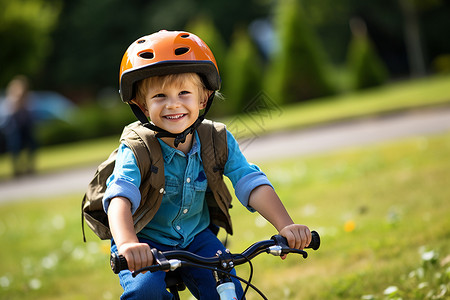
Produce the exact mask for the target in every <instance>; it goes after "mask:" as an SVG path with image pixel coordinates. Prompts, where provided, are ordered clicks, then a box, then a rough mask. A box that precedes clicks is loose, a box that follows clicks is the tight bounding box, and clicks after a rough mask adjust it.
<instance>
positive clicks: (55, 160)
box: [0, 75, 450, 180]
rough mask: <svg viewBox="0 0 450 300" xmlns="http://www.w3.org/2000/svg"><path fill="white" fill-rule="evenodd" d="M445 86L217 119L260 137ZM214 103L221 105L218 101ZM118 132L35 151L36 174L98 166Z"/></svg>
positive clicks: (426, 82) (395, 88) (427, 84)
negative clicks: (111, 135)
mask: <svg viewBox="0 0 450 300" xmlns="http://www.w3.org/2000/svg"><path fill="white" fill-rule="evenodd" d="M449 86H450V75H446V76H434V77H429V78H424V79H420V80H410V81H406V82H399V83H392V84H389V85H385V86H383V87H379V88H375V89H369V90H365V91H362V92H358V93H353V94H346V95H340V96H335V97H329V98H323V99H317V100H315V101H310V102H307V103H299V104H294V105H290V106H284V107H278V106H276V105H275V104H274V103H273V101H272V100H271V99H270V97H269V96H268V95H266V94H264V93H262V94H261V95H259V96H258V97H256V98H255V99H254V100H253V101H252V103H251V106H252V107H253V108H256V109H254V110H251V111H247V112H244V113H243V114H242V115H239V116H233V117H230V118H228V119H225V120H221V121H223V122H224V123H225V124H227V126H228V128H229V129H230V130H231V131H232V132H233V134H235V136H236V137H237V138H245V137H246V136H249V135H252V136H254V135H258V136H259V135H263V134H267V133H270V132H273V131H280V130H286V129H294V128H302V127H307V126H312V125H314V124H321V123H324V122H333V121H337V120H345V119H351V118H356V117H364V116H373V115H378V114H384V113H389V112H395V111H400V110H405V109H416V108H422V107H427V106H439V105H449V104H450V96H449V93H448V87H449ZM215 105H226V103H222V104H221V103H220V101H217V102H216V103H215ZM124 109H127V108H126V107H124ZM119 136H120V132H118V133H117V135H116V136H113V137H110V138H102V139H96V140H91V141H83V142H78V143H72V144H66V145H61V146H54V147H47V148H44V149H40V151H39V152H38V159H37V169H38V172H39V173H43V172H44V173H45V172H49V171H54V170H57V169H64V168H71V167H78V166H82V165H92V164H97V163H99V162H101V161H103V160H104V159H106V157H107V156H108V154H109V153H110V152H111V151H112V150H113V149H114V148H115V147H117V145H118V139H119ZM11 173H12V171H11V166H10V163H9V160H8V157H7V156H6V155H0V180H1V179H5V178H7V177H9V176H10V174H11Z"/></svg>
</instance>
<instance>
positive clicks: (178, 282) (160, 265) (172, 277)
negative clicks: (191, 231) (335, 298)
mask: <svg viewBox="0 0 450 300" xmlns="http://www.w3.org/2000/svg"><path fill="white" fill-rule="evenodd" d="M311 235H312V240H311V243H310V244H309V245H308V247H306V248H311V249H313V250H317V249H319V247H320V236H319V234H318V233H317V232H316V231H312V232H311ZM151 251H152V254H153V256H154V260H155V261H156V264H154V265H152V266H148V267H145V268H142V269H139V270H137V271H135V272H133V273H132V276H133V277H136V276H137V275H138V274H139V273H141V272H144V271H150V272H156V271H169V272H168V273H167V275H166V286H167V289H168V290H169V291H170V293H172V294H173V296H174V299H175V300H179V299H180V297H179V293H178V292H179V291H182V290H184V289H185V288H186V287H185V285H184V283H183V281H182V279H181V276H179V275H178V274H177V273H176V272H177V269H178V268H180V267H198V268H205V269H210V270H212V271H213V274H214V278H215V279H216V282H217V287H216V290H217V293H218V294H219V296H220V299H221V300H236V299H237V297H236V293H235V286H234V283H233V282H232V280H231V277H235V278H237V279H239V280H240V281H241V282H243V283H244V284H246V285H247V286H246V288H245V290H244V294H243V296H242V299H243V298H244V297H245V294H246V293H247V290H248V288H249V287H251V288H252V289H253V290H255V291H256V292H257V293H258V294H259V295H260V296H261V297H262V298H263V299H267V298H266V296H265V295H264V294H263V293H262V292H261V291H260V290H259V289H258V288H257V287H256V286H254V285H253V284H252V283H251V280H252V276H253V266H252V264H251V259H253V258H254V257H256V256H258V255H259V254H262V253H267V254H272V255H274V256H283V255H285V254H289V253H297V254H301V255H302V256H303V258H307V256H308V253H307V252H306V251H304V250H299V249H293V248H290V247H289V246H288V243H287V240H286V238H284V237H283V236H281V235H274V236H272V238H271V239H270V240H263V241H259V242H256V243H254V244H252V245H251V246H250V247H248V248H247V249H246V250H245V251H244V252H242V253H239V254H232V253H231V252H230V251H229V250H228V249H227V251H225V253H222V252H221V251H219V252H218V253H217V254H216V256H214V257H202V256H199V255H196V254H193V253H191V252H188V251H184V250H172V251H165V252H161V251H158V250H157V249H154V248H153V249H151ZM110 262H111V268H112V270H113V272H114V273H116V274H118V273H119V272H120V271H122V270H127V269H128V265H127V261H126V259H125V257H123V256H122V255H116V254H115V253H112V254H111V259H110ZM244 263H249V265H250V276H249V279H248V280H245V279H243V278H241V277H239V276H235V275H233V274H230V273H229V272H230V271H231V269H233V268H234V267H235V266H237V265H241V264H244Z"/></svg>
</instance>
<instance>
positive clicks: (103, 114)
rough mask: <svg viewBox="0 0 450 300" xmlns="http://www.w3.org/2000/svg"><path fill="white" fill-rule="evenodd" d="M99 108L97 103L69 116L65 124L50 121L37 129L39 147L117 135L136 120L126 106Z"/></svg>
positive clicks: (100, 106) (83, 107) (63, 122)
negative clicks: (69, 118)
mask: <svg viewBox="0 0 450 300" xmlns="http://www.w3.org/2000/svg"><path fill="white" fill-rule="evenodd" d="M116 102H117V105H114V106H102V105H100V104H99V103H97V102H93V103H90V104H86V105H83V106H81V107H80V108H79V109H78V110H76V111H74V112H73V113H72V115H71V120H70V121H69V122H65V121H61V120H52V121H50V122H46V123H43V124H41V125H40V126H39V128H38V130H37V133H38V140H39V143H40V145H42V146H47V145H54V144H62V143H68V142H74V141H80V140H83V139H92V138H99V137H104V136H111V135H120V133H121V132H122V129H123V127H124V126H125V125H128V124H129V123H131V122H134V121H135V120H136V118H135V117H134V115H133V113H132V112H131V110H130V109H129V108H127V105H124V104H123V103H121V102H120V101H119V100H116Z"/></svg>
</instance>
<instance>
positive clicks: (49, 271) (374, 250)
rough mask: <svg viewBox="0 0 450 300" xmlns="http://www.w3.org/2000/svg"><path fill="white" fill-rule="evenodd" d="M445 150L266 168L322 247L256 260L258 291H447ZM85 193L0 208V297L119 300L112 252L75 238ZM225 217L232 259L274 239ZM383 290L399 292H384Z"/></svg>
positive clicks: (313, 295)
mask: <svg viewBox="0 0 450 300" xmlns="http://www.w3.org/2000/svg"><path fill="white" fill-rule="evenodd" d="M449 153H450V134H444V135H440V136H432V137H420V138H412V139H407V140H402V141H398V142H392V143H386V144H379V145H376V146H370V147H369V146H368V147H364V148H355V149H349V150H345V151H339V152H336V153H331V154H324V155H320V156H310V157H299V158H293V159H289V160H279V161H273V162H270V163H264V164H261V167H262V169H263V170H264V171H265V172H266V173H267V174H268V176H269V178H270V179H271V181H272V182H273V184H274V186H275V187H276V190H277V192H278V193H279V195H280V196H281V198H282V199H283V201H284V202H285V205H286V206H287V208H288V210H289V211H290V213H291V215H292V217H293V218H294V219H295V220H296V221H297V222H299V223H303V224H307V225H308V226H310V228H312V229H316V230H317V231H319V232H320V233H321V236H322V246H321V248H320V249H319V251H316V252H314V251H311V252H310V255H309V257H308V259H306V260H303V259H301V258H300V257H298V256H294V255H291V256H290V257H288V258H287V259H286V260H285V261H281V260H280V259H279V258H276V257H273V256H268V255H262V256H260V257H258V258H257V259H255V260H254V266H255V275H254V281H253V283H254V284H255V285H256V286H257V287H259V288H260V289H262V290H263V292H264V293H265V294H266V295H267V296H268V298H269V299H362V296H365V298H364V299H395V297H397V296H401V297H403V299H426V295H427V294H428V293H430V295H434V296H436V295H438V294H439V293H440V291H441V290H442V289H443V287H446V288H447V289H449V288H450V286H449V277H450V274H449V272H450V264H449V255H450V244H449V243H448V241H449V238H450V218H449V217H448V216H449V215H450V202H449V201H448V200H449V198H450V186H449V184H448V183H449V182H450V173H449V172H448V170H449V169H450V160H449V159H448V157H449ZM81 196H82V195H81V194H79V195H70V196H67V197H58V198H55V199H49V200H45V201H44V200H43V201H40V202H30V203H22V202H21V203H11V204H6V205H2V207H1V210H0V241H1V244H2V247H1V248H0V257H1V258H2V267H1V268H0V299H63V300H65V299H117V298H118V297H119V295H120V290H121V289H120V286H119V284H118V280H117V278H116V277H115V275H113V274H112V272H111V271H110V270H109V266H108V243H107V242H100V241H99V240H98V239H97V238H95V237H94V236H93V234H92V233H91V232H88V244H83V243H82V241H81V232H80V201H81ZM232 219H233V222H234V227H235V231H236V234H235V235H234V236H233V237H230V238H229V240H230V243H231V244H230V249H231V250H232V252H240V251H242V250H244V249H245V248H246V247H247V246H248V245H249V244H250V243H252V242H254V241H256V240H259V239H266V238H269V237H270V236H271V235H272V234H275V231H274V229H273V228H272V227H271V226H270V225H268V224H266V223H265V222H261V220H260V218H259V217H258V216H257V214H250V213H249V212H247V211H246V210H245V209H243V208H242V207H241V206H240V205H238V204H237V203H235V205H234V208H233V209H232ZM346 224H347V227H346ZM349 224H350V225H351V224H354V228H352V226H348V225H349ZM429 250H433V251H434V252H427V255H428V256H430V253H432V254H433V255H431V257H432V259H426V255H425V256H424V257H423V258H422V256H421V255H422V253H423V252H426V251H429ZM445 261H446V263H445ZM439 263H441V264H442V266H441V265H440V264H439ZM44 265H45V266H46V267H44ZM238 273H239V274H240V275H244V276H245V275H246V274H248V270H247V267H239V268H238ZM424 282H426V283H424ZM389 286H395V287H397V291H394V292H392V295H391V296H385V295H383V292H384V291H385V290H386V289H387V288H388V287H389ZM448 295H449V294H448V292H447V294H446V295H444V296H443V297H442V298H441V299H445V298H446V297H447V299H448ZM184 297H185V298H184V299H189V296H188V295H186V294H184ZM371 297H372V298H371ZM389 297H390V298H389ZM430 297H431V296H430ZM248 299H259V298H258V297H256V295H255V294H254V293H253V292H252V293H250V295H249V297H248ZM436 299H439V298H436Z"/></svg>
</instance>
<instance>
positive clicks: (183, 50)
mask: <svg viewBox="0 0 450 300" xmlns="http://www.w3.org/2000/svg"><path fill="white" fill-rule="evenodd" d="M189 50H190V49H189V48H188V47H180V48H177V49H175V55H183V54H185V53H187V52H189Z"/></svg>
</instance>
